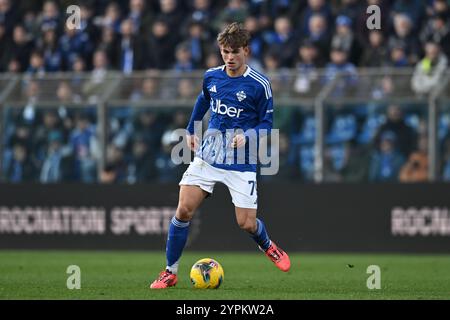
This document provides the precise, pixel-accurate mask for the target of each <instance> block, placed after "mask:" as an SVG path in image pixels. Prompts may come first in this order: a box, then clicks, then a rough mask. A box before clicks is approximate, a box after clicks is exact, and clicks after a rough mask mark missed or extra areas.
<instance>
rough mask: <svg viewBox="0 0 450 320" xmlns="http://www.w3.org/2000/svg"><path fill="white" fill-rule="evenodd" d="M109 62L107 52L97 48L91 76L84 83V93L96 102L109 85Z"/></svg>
mask: <svg viewBox="0 0 450 320" xmlns="http://www.w3.org/2000/svg"><path fill="white" fill-rule="evenodd" d="M108 69H109V62H108V57H107V56H106V52H105V51H102V50H97V51H96V52H95V53H94V68H93V70H92V72H91V74H90V78H89V80H88V81H86V82H85V83H84V84H83V94H84V95H86V96H88V97H89V101H90V102H92V103H95V102H97V101H98V99H99V95H101V94H102V93H103V92H104V89H105V88H107V87H108V85H109V84H110V81H107V80H108Z"/></svg>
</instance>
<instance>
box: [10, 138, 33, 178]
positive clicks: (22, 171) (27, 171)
mask: <svg viewBox="0 0 450 320" xmlns="http://www.w3.org/2000/svg"><path fill="white" fill-rule="evenodd" d="M35 177H36V168H35V167H34V166H33V163H32V162H31V160H30V157H29V154H28V151H27V148H26V146H25V145H23V144H21V143H16V144H14V145H13V147H12V161H11V163H10V164H9V168H8V169H7V173H6V179H7V181H8V182H12V183H19V182H31V181H34V179H35Z"/></svg>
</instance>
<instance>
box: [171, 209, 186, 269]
mask: <svg viewBox="0 0 450 320" xmlns="http://www.w3.org/2000/svg"><path fill="white" fill-rule="evenodd" d="M189 224H190V222H189V221H181V220H178V219H177V218H176V217H173V218H172V221H171V222H170V226H169V233H168V235H167V245H166V258H167V267H166V269H167V270H169V271H170V272H172V273H174V274H176V273H177V272H178V260H179V259H180V257H181V253H182V252H183V249H184V246H185V244H186V240H187V238H188V233H189Z"/></svg>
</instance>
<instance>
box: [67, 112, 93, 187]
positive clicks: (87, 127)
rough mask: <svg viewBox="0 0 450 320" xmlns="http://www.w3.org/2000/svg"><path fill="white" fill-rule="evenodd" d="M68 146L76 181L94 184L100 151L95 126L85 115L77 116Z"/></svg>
mask: <svg viewBox="0 0 450 320" xmlns="http://www.w3.org/2000/svg"><path fill="white" fill-rule="evenodd" d="M69 145H70V147H71V148H72V150H73V153H74V157H75V168H73V169H74V170H73V171H74V176H75V178H76V180H78V181H81V182H85V183H92V182H95V180H96V172H97V159H98V157H99V155H98V152H99V150H100V149H99V146H98V141H97V137H96V133H95V126H94V125H93V124H92V122H91V120H90V118H89V116H88V115H87V114H86V113H79V114H77V117H76V119H75V128H74V129H73V131H72V133H71V135H70V138H69Z"/></svg>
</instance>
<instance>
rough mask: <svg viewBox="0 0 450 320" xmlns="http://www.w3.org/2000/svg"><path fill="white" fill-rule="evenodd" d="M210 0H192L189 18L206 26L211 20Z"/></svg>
mask: <svg viewBox="0 0 450 320" xmlns="http://www.w3.org/2000/svg"><path fill="white" fill-rule="evenodd" d="M211 7H212V5H211V1H210V0H193V1H192V13H191V16H190V19H192V20H193V21H197V22H200V23H202V24H203V25H205V26H207V25H210V23H211V21H212V20H213V10H212V8H211Z"/></svg>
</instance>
